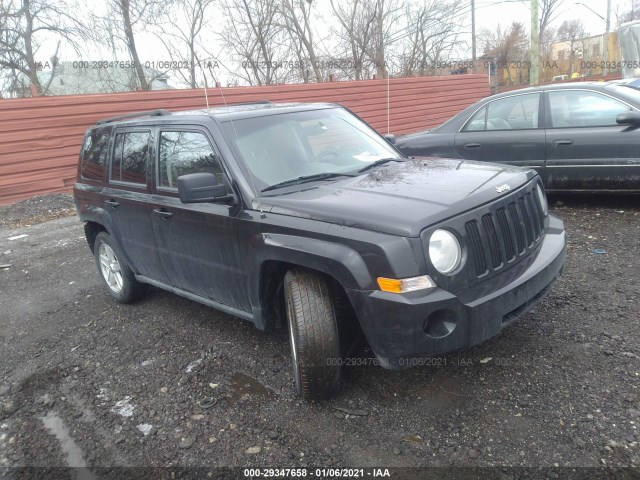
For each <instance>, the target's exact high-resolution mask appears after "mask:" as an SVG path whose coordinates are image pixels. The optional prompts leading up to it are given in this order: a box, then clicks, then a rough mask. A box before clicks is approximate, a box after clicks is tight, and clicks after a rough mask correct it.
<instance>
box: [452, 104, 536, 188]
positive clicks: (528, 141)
mask: <svg viewBox="0 0 640 480" xmlns="http://www.w3.org/2000/svg"><path fill="white" fill-rule="evenodd" d="M543 105H544V103H543V102H542V94H541V93H539V92H536V93H526V94H516V95H511V96H508V97H503V98H498V99H496V100H493V101H491V102H488V103H487V104H485V105H484V106H483V107H481V108H480V109H479V110H477V111H476V112H475V113H474V114H473V115H472V116H471V117H470V118H469V120H468V121H467V123H466V124H465V125H464V126H463V127H462V129H461V130H460V132H458V133H457V134H456V138H455V150H456V153H457V154H458V155H459V156H460V157H462V158H466V159H468V160H479V161H483V162H497V163H506V164H509V165H515V166H518V167H531V168H534V169H535V170H537V171H538V173H540V175H541V176H542V177H543V178H544V173H545V172H544V161H545V132H544V129H543V128H541V125H540V118H541V117H542V115H541V110H542V109H543Z"/></svg>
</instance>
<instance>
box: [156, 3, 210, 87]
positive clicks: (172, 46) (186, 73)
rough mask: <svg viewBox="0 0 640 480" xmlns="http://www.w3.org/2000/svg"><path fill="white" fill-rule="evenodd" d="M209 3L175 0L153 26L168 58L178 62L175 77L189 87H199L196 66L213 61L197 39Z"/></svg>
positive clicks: (203, 24)
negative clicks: (176, 75)
mask: <svg viewBox="0 0 640 480" xmlns="http://www.w3.org/2000/svg"><path fill="white" fill-rule="evenodd" d="M213 6H214V0H175V1H174V3H173V4H171V5H170V8H169V9H167V10H166V11H165V12H164V15H163V16H162V18H161V19H160V21H159V22H158V24H157V25H155V27H156V28H155V30H156V36H157V37H158V40H160V42H161V43H162V44H163V45H164V46H165V48H166V49H167V52H168V53H169V56H170V57H171V59H172V60H173V61H175V62H178V63H180V65H179V66H178V68H177V69H176V72H177V74H178V76H179V77H180V78H181V79H182V81H183V82H184V83H185V84H186V85H188V86H189V87H191V88H196V87H198V86H199V83H198V75H199V73H200V72H199V70H200V68H203V69H204V68H205V67H206V66H207V64H208V62H214V61H216V58H215V57H213V56H211V55H210V54H208V51H207V48H206V47H204V46H203V42H202V38H201V37H202V34H203V33H204V30H205V21H206V19H207V17H208V13H209V11H210V10H211V7H213ZM183 62H184V65H182V63H183ZM182 67H186V68H182Z"/></svg>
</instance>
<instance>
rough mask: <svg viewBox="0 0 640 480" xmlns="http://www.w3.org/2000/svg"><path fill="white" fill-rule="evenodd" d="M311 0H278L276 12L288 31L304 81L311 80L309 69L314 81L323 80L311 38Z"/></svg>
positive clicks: (314, 45)
mask: <svg viewBox="0 0 640 480" xmlns="http://www.w3.org/2000/svg"><path fill="white" fill-rule="evenodd" d="M312 8H313V0H279V2H278V12H279V14H280V21H281V22H282V23H281V25H282V27H283V28H284V29H285V30H286V31H287V32H288V33H289V35H290V42H291V47H292V49H293V52H294V53H295V55H296V59H297V62H298V65H300V67H301V68H300V69H299V71H300V74H301V76H302V79H303V81H304V82H305V83H308V82H309V81H310V80H311V75H310V72H309V69H308V68H307V65H308V66H309V67H310V70H311V71H313V77H314V79H315V81H316V82H322V81H323V80H324V78H323V76H322V71H321V68H320V67H321V66H320V62H319V58H318V55H317V53H316V44H315V43H314V40H313V25H312V23H313V22H312Z"/></svg>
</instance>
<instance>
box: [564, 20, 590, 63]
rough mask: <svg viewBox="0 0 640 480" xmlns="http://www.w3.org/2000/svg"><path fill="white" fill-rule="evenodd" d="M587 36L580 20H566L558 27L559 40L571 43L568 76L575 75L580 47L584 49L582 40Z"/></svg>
mask: <svg viewBox="0 0 640 480" xmlns="http://www.w3.org/2000/svg"><path fill="white" fill-rule="evenodd" d="M586 36H587V32H586V30H585V28H584V24H583V23H582V21H580V20H577V19H575V20H565V21H564V22H562V24H561V25H560V27H558V34H557V37H558V40H560V41H565V42H568V43H569V71H568V72H567V74H568V75H571V74H572V73H573V66H574V63H575V59H576V57H577V56H578V47H580V48H581V47H582V39H583V38H584V37H586Z"/></svg>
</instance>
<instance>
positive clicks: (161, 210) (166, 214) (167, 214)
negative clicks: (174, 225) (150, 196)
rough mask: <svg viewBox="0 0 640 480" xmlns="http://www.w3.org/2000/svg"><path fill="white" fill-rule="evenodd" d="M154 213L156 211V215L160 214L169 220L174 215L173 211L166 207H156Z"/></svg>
mask: <svg viewBox="0 0 640 480" xmlns="http://www.w3.org/2000/svg"><path fill="white" fill-rule="evenodd" d="M153 213H155V214H156V215H160V216H161V217H162V219H163V220H167V219H169V218H171V217H173V213H171V212H167V211H166V210H165V209H164V208H156V209H154V210H153Z"/></svg>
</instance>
